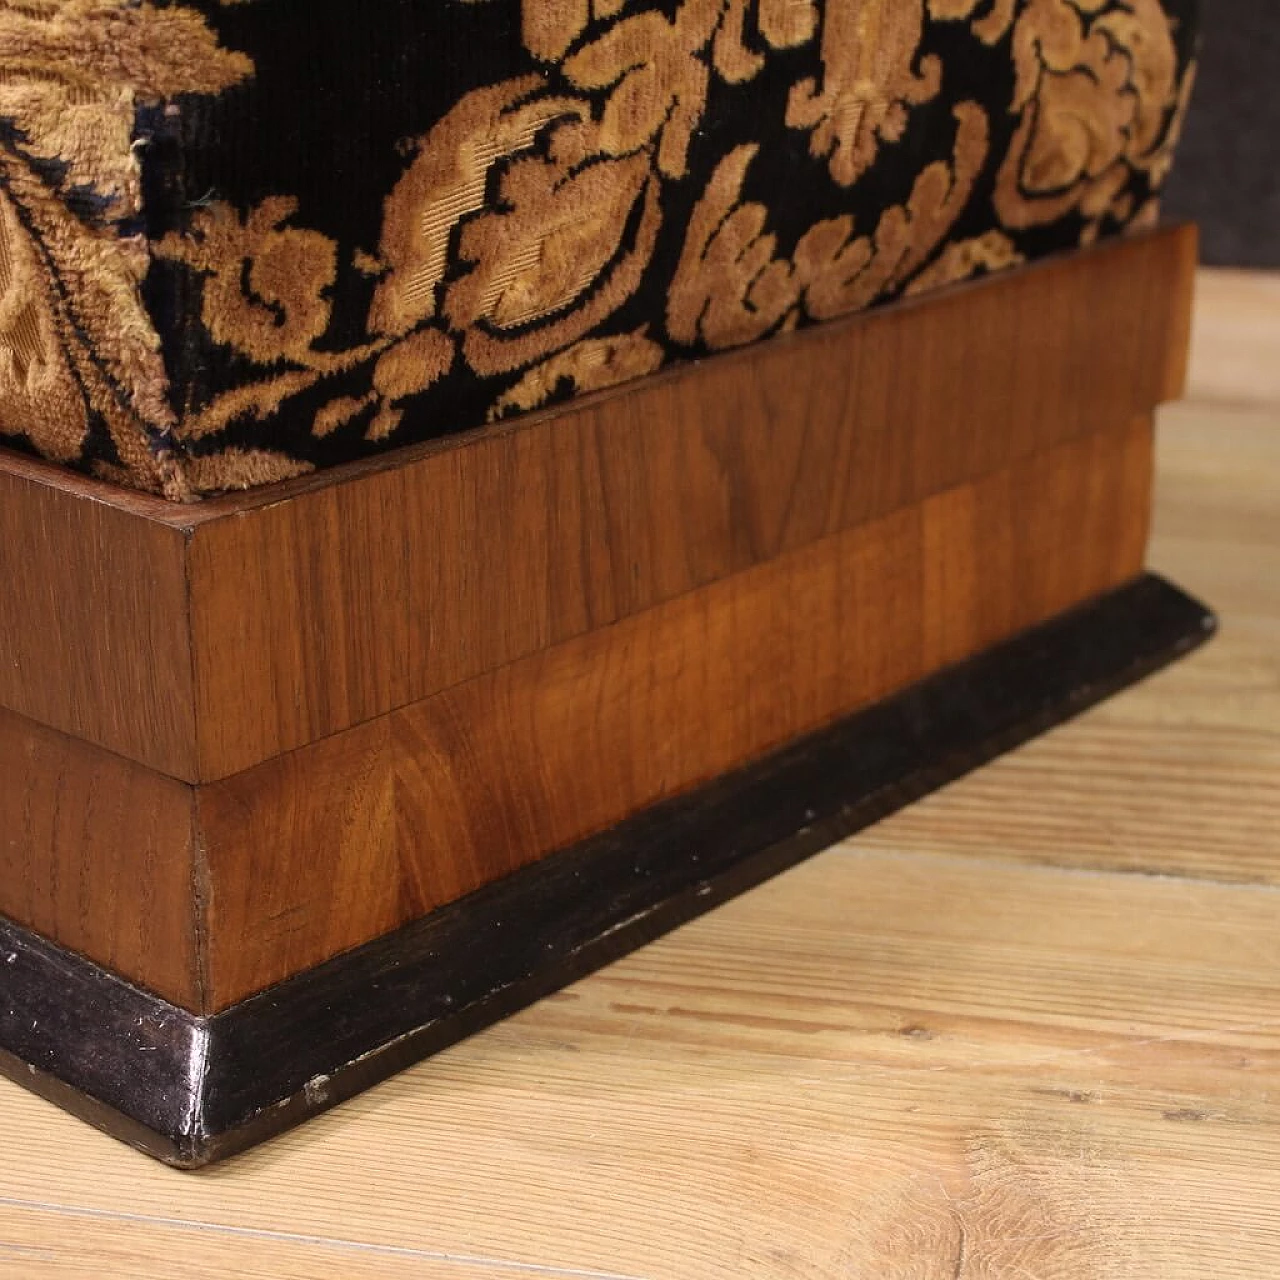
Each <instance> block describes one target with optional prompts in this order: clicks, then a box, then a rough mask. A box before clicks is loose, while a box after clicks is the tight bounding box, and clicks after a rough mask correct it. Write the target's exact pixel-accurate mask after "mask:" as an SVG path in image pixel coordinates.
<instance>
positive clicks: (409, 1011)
mask: <svg viewBox="0 0 1280 1280" xmlns="http://www.w3.org/2000/svg"><path fill="white" fill-rule="evenodd" d="M1212 629H1213V618H1212V616H1211V615H1210V614H1209V613H1208V612H1206V610H1205V609H1204V608H1203V607H1202V606H1200V605H1199V604H1197V603H1196V602H1195V601H1194V600H1191V599H1190V598H1189V597H1187V596H1185V595H1183V594H1182V593H1181V592H1180V591H1178V590H1176V589H1175V588H1173V587H1171V586H1169V585H1168V584H1167V583H1165V582H1163V581H1161V580H1160V579H1158V578H1155V577H1143V578H1140V579H1138V580H1137V581H1136V582H1134V583H1132V584H1130V585H1129V586H1127V587H1122V588H1121V589H1120V590H1118V591H1115V592H1112V593H1109V594H1108V595H1106V596H1103V597H1102V598H1101V599H1099V600H1096V601H1094V602H1092V603H1091V604H1088V605H1085V606H1082V607H1081V608H1080V609H1077V610H1073V611H1070V612H1069V613H1067V614H1066V615H1065V616H1063V617H1060V618H1058V619H1056V620H1054V621H1053V622H1050V623H1047V624H1045V625H1043V626H1041V627H1038V628H1033V629H1032V631H1030V632H1029V633H1027V634H1025V635H1023V636H1021V637H1019V638H1018V639H1016V640H1013V641H1010V642H1008V643H1006V644H1003V645H997V646H995V647H994V648H993V649H991V650H990V651H988V652H987V653H985V654H983V655H982V656H981V657H979V658H976V659H972V660H971V661H969V662H967V663H962V664H961V665H960V666H958V667H955V668H952V669H950V670H948V671H946V672H944V673H942V674H941V675H938V676H934V677H932V678H931V679H929V680H925V681H922V682H921V683H920V684H917V685H915V686H913V687H912V688H911V689H909V690H906V691H904V692H903V693H900V694H898V695H897V696H895V697H893V698H890V699H888V700H886V701H885V702H882V703H878V704H877V705H876V706H874V707H870V708H868V709H867V710H865V711H862V712H859V713H858V714H857V715H855V716H852V717H850V718H849V719H847V720H845V721H843V722H842V723H840V724H837V725H835V726H833V727H832V728H829V729H826V730H824V731H822V732H821V733H818V734H815V735H812V736H810V737H808V738H806V739H803V740H802V741H800V742H799V743H796V744H793V745H792V746H790V747H788V748H787V749H785V750H784V751H781V752H778V753H776V754H774V755H772V756H770V757H768V758H767V759H765V760H763V761H760V762H758V763H756V764H753V765H751V766H750V767H748V768H746V769H743V770H739V771H736V772H734V773H731V774H729V775H727V776H725V777H724V778H720V779H717V780H716V781H715V782H713V783H710V784H708V785H707V786H704V787H701V788H699V789H698V790H696V791H694V792H693V793H691V794H689V795H687V796H682V797H680V798H678V799H675V800H670V801H667V802H666V803H665V804H662V805H658V806H655V807H654V808H653V809H651V810H649V811H647V812H646V813H644V814H642V815H640V816H638V817H636V818H633V819H631V820H629V821H627V822H624V823H622V824H620V825H619V826H617V827H616V828H614V829H612V830H611V831H609V832H607V833H604V834H602V835H599V836H596V837H594V838H592V839H589V840H586V841H583V842H582V843H581V844H579V845H577V846H576V847H574V848H571V849H566V850H563V851H561V852H559V853H556V854H553V855H552V856H550V857H548V858H546V859H544V860H543V861H541V862H539V863H537V864H536V865H534V866H530V867H527V868H525V869H524V870H523V871H518V872H516V873H515V874H514V875H511V876H508V877H506V878H505V879H503V880H501V881H498V882H497V883H495V884H492V885H490V886H488V887H487V888H485V889H482V890H480V891H479V892H477V893H474V894H470V895H468V896H467V897H466V898H463V899H461V900H460V901H458V902H455V903H452V904H451V905H449V906H446V907H442V908H440V909H439V910H437V911H435V912H433V913H432V914H431V915H430V916H428V917H426V918H425V919H424V920H421V921H419V922H417V923H415V924H412V925H408V926H406V927H405V928H404V929H401V930H398V931H397V932H396V933H394V934H391V935H389V936H388V937H386V938H383V939H380V940H379V941H377V942H373V943H369V944H367V945H366V946H364V947H361V948H358V949H357V950H355V951H352V952H348V953H347V954H346V955H343V956H339V957H338V958H336V959H334V960H331V961H329V962H328V963H327V964H323V965H320V966H319V967H317V968H315V969H313V970H310V971H309V972H307V973H305V974H301V975H299V976H298V977H296V978H292V979H290V980H289V981H287V982H284V983H281V984H280V985H279V986H276V987H274V988H272V989H271V990H269V991H266V992H264V993H262V994H261V995H258V996H255V997H253V998H251V999H249V1000H245V1001H243V1002H241V1003H240V1004H238V1005H235V1006H233V1007H232V1008H230V1009H228V1010H225V1011H224V1012H222V1013H219V1014H215V1015H213V1016H208V1017H200V1016H198V1015H195V1014H191V1013H188V1012H186V1011H185V1010H182V1009H178V1008H175V1007H174V1006H173V1005H170V1004H169V1003H168V1002H166V1001H164V1000H161V999H160V998H159V997H157V996H154V995H150V994H148V993H147V992H144V991H140V990H138V989H137V988H136V987H131V986H129V985H128V984H127V983H125V982H122V981H121V980H120V979H119V978H117V977H115V976H114V975H112V974H110V973H108V972H107V971H106V970H104V969H102V968H100V967H99V966H97V965H94V964H91V963H90V962H88V961H85V960H81V959H79V958H77V957H74V956H69V955H68V954H67V953H66V952H65V951H64V950H62V949H61V948H59V947H56V946H54V945H52V944H50V943H48V942H46V941H44V940H43V939H41V938H38V937H37V936H36V935H34V934H31V933H30V932H28V931H26V930H23V929H20V928H18V927H17V926H14V925H6V924H4V923H3V922H0V955H4V956H7V957H8V966H7V970H8V971H7V973H6V975H5V984H6V986H5V1002H4V1004H3V1005H0V1070H3V1071H4V1072H5V1073H6V1074H8V1075H11V1076H12V1077H13V1078H15V1079H18V1080H21V1081H22V1083H23V1084H25V1085H27V1086H28V1087H29V1088H31V1089H33V1090H35V1091H36V1092H37V1093H41V1094H43V1095H45V1096H46V1097H49V1098H51V1099H53V1100H54V1101H55V1102H58V1103H60V1104H61V1105H63V1106H65V1107H67V1108H68V1109H69V1110H71V1111H73V1112H75V1113H76V1114H78V1115H80V1116H82V1117H84V1118H85V1119H87V1120H89V1121H90V1122H91V1123H93V1124H96V1125H98V1126H99V1127H100V1128H102V1129H104V1130H106V1132H108V1133H111V1134H113V1135H115V1136H116V1137H119V1138H122V1139H123V1140H125V1141H126V1142H129V1143H132V1144H133V1145H134V1146H137V1147H139V1148H141V1149H142V1150H143V1151H146V1152H148V1153H149V1154H151V1155H154V1156H157V1157H158V1158H159V1159H161V1160H164V1161H166V1162H167V1163H170V1164H173V1165H176V1166H179V1167H181V1168H195V1167H199V1166H202V1165H206V1164H209V1163H211V1162H213V1161H215V1160H219V1159H222V1158H224V1157H226V1156H229V1155H232V1154H234V1153H236V1152H237V1151H241V1150H244V1149H245V1148H246V1147H248V1146H252V1145H253V1144H255V1143H257V1142H260V1141H262V1140H263V1139H264V1138H268V1137H271V1136H272V1135H274V1134H277V1133H279V1132H281V1131H282V1130H284V1129H287V1128H289V1127H291V1126H292V1125H295V1124H297V1123H299V1122H300V1121H302V1120H304V1119H306V1118H307V1117H308V1116H309V1115H312V1114H315V1113H316V1112H319V1111H324V1110H327V1109H328V1108H329V1107H332V1106H334V1105H335V1104H337V1103H339V1102H341V1101H342V1100H343V1099H345V1098H348V1097H350V1096H351V1095H352V1094H354V1093H358V1092H359V1091H361V1090H363V1089H367V1088H368V1087H369V1086H370V1085H372V1084H375V1083H377V1082H378V1081H379V1080H383V1079H385V1078H386V1077H387V1076H389V1075H391V1074H393V1073H394V1072H396V1071H399V1070H401V1069H402V1068H404V1067H406V1066H408V1065H409V1064H411V1063H413V1062H416V1061H418V1060H419V1059H421V1058H424V1057H426V1056H427V1055H429V1054H432V1053H435V1052H437V1051H439V1050H440V1049H443V1048H446V1047H448V1046H449V1045H450V1044H453V1043H454V1042H456V1041H457V1040H460V1039H462V1038H463V1037H464V1036H467V1035H470V1034H471V1033H473V1032H475V1031H478V1030H480V1029H481V1028H483V1027H485V1026H488V1025H489V1024H490V1023H492V1022H495V1021H497V1020H498V1019H500V1018H503V1017H506V1016H507V1015H508V1014H511V1013H514V1012H515V1011H516V1010H518V1009H521V1008H523V1007H524V1006H525V1005H527V1004H530V1003H531V1002H533V1001H534V1000H536V999H538V998H540V997H541V996H544V995H547V994H549V993H550V992H552V991H555V990H558V989H559V988H560V987H563V986H565V985H567V984H568V983H570V982H572V981H574V980H575V979H577V978H580V977H583V976H584V975H586V974H588V973H590V972H592V971H593V970H595V969H598V968H600V967H601V966H602V965H605V964H608V963H609V962H610V961H611V960H615V959H617V958H618V957H619V956H622V955H625V954H626V953H627V952H628V951H631V950H633V949H634V948H636V947H638V946H642V945H643V944H644V943H646V942H650V941H652V940H653V939H654V938H656V937H658V936H659V935H661V934H663V933H666V932H667V931H668V930H670V929H673V928H675V927H676V926H677V925H680V924H683V923H684V922H685V921H687V920H690V919H692V918H693V917H695V916H698V915H701V914H703V913H704V912H706V911H709V910H710V909H711V908H713V907H715V906H718V905H719V904H720V903H722V902H724V901H726V900H727V899H729V898H732V897H734V896H735V895H736V894H739V893H741V892H743V891H744V890H746V889H749V888H752V887H753V886H755V885H757V884H759V883H761V882H762V881H763V880H766V879H768V878H769V877H770V876H772V875H776V874H777V873H778V872H780V871H782V870H785V869H786V868H787V867H790V866H792V865H794V864H795V863H797V862H799V861H801V860H802V859H804V858H806V857H808V856H810V855H811V854H814V853H817V852H818V851H819V850H821V849H823V848H825V847H826V846H827V845H829V844H832V843H834V842H835V841H837V840H839V839H841V838H842V837H844V836H846V835H850V834H852V833H853V832H855V831H857V830H859V829H861V828H862V827H865V826H867V825H869V824H870V823H872V822H875V821H877V820H878V819H879V818H882V817H884V816H886V815H887V814H889V813H892V812H893V811H894V810H896V809H899V808H901V807H902V806H903V805H905V804H909V803H910V802H911V801H913V800H915V799H917V798H919V797H920V796H922V795H924V794H926V793H928V792H929V791H932V790H934V789H936V788H937V787H939V786H941V785H943V784H944V783H946V782H948V781H950V780H952V779H954V778H956V777H959V776H960V775H961V774H964V773H966V772H968V771H969V770H971V769H973V768H975V767H976V766H978V765H980V764H983V763H985V762H986V761H988V760H990V759H992V758H993V757H994V756H996V755H999V754H1000V753H1001V752H1003V751H1007V750H1009V749H1010V748H1012V747H1015V746H1017V745H1018V744H1019V743H1022V742H1024V741H1026V740H1027V739H1028V738H1030V737H1032V736H1034V735H1035V734H1037V733H1041V732H1043V731H1044V730H1046V729H1049V728H1051V727H1053V726H1054V725H1056V724H1058V723H1060V722H1061V721H1063V720H1065V719H1067V718H1069V717H1070V716H1073V715H1075V714H1077V713H1078V712H1080V711H1082V710H1084V709H1086V708H1087V707H1089V706H1092V705H1093V704H1094V703H1096V702H1098V701H1099V700H1100V699H1102V698H1105V697H1107V696H1108V695H1110V694H1112V693H1114V692H1115V691H1116V690H1118V689H1121V688H1123V687H1125V686H1126V685H1128V684H1131V683H1133V682H1134V681H1135V680H1138V679H1141V678H1142V677H1143V676H1145V675H1148V674H1150V673H1151V672H1152V671H1154V670H1156V669H1157V668H1159V667H1161V666H1163V665H1165V664H1166V663H1168V662H1171V661H1173V660H1174V659H1176V658H1178V657H1181V656H1182V655H1183V654H1185V653H1187V652H1189V651H1190V650H1191V649H1193V648H1195V647H1196V646H1197V645H1198V644H1200V643H1201V642H1202V641H1204V640H1205V639H1207V638H1208V636H1209V635H1210V634H1211V632H1212ZM587 886H589V888H588V887H587ZM264 1045H270V1047H271V1049H270V1053H264V1052H263V1046H264Z"/></svg>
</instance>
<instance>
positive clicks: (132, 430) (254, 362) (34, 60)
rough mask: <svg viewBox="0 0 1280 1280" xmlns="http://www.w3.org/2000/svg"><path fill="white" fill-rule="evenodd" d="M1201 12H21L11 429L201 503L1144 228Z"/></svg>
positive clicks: (859, 2) (5, 167)
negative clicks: (216, 494)
mask: <svg viewBox="0 0 1280 1280" xmlns="http://www.w3.org/2000/svg"><path fill="white" fill-rule="evenodd" d="M1192 11H1193V4H1192V3H1191V0H1163V3H1161V0H828V3H826V4H821V3H819V2H818V0H679V2H678V3H677V2H676V0H663V2H659V0H590V2H589V0H523V3H518V0H433V3H430V4H422V3H419V2H418V0H379V3H378V4H376V5H364V4H359V3H356V0H346V2H338V0H326V2H324V3H318V2H317V0H256V2H251V3H232V2H231V0H222V2H221V3H219V0H199V2H198V3H194V2H183V3H178V2H174V3H167V4H163V5H161V4H151V3H143V4H138V3H135V2H134V0H23V3H21V4H19V3H11V2H9V0H3V2H0V59H2V60H3V63H4V75H3V77H2V78H0V121H3V125H4V138H3V148H2V149H0V164H2V168H0V433H3V438H4V439H7V440H8V441H10V442H12V443H13V444H15V445H17V446H19V447H22V448H25V449H28V450H34V451H35V452H37V453H40V454H42V455H44V456H45V457H47V458H50V459H53V460H55V461H58V462H62V463H67V464H69V465H71V466H74V467H78V468H81V469H83V470H87V471H90V472H92V473H94V474H96V475H99V476H102V477H105V478H108V479H110V480H114V481H118V482H120V483H121V484H127V485H131V486H135V487H138V488H142V489H147V490H152V491H156V492H163V493H164V494H165V495H167V496H168V497H170V498H174V499H181V500H188V499H192V498H198V497H200V496H202V495H205V494H208V493H212V492H216V491H218V490H223V489H234V488H241V487H247V486H252V485H258V484H264V483H267V482H270V481H273V480H278V479H281V478H284V477H288V476H295V475H298V474H301V473H303V472H306V471H309V470H311V469H313V468H321V467H328V466H332V465H334V464H337V463H341V462H345V461H348V460H350V459H353V458H358V457H361V456H364V455H367V454H369V453H371V452H374V451H378V450H384V449H389V448H393V447H395V446H397V445H402V444H406V443H409V442H412V441H420V440H424V439H428V438H431V437H436V436H442V435H447V434H449V433H453V432H459V431H465V430H468V429H470V428H474V427H477V426H480V425H481V424H483V423H486V422H490V421H493V420H495V419H497V418H504V417H506V416H508V415H513V414H518V413H520V412H523V411H526V410H529V409H533V408H536V407H538V406H541V405H545V404H547V403H549V402H552V401H555V400H559V399H562V398H565V397H567V396H570V395H573V394H575V393H578V392H583V391H589V390H593V389H598V388H600V387H603V386H606V385H609V384H614V383H620V382H623V381H625V380H627V379H632V378H637V377H642V376H644V375H647V374H651V373H653V372H654V371H656V370H657V369H659V368H660V367H661V366H663V365H665V364H668V363H670V362H673V361H680V360H687V359H689V358H692V357H698V356H702V355H705V354H707V353H708V352H715V351H719V350H722V349H724V348H726V347H733V346H739V345H742V344H745V343H750V342H753V341H757V340H761V339H764V338H767V337H768V336H770V335H772V334H776V333H778V332H780V331H782V330H785V329H789V328H792V327H795V326H798V325H806V324H810V323H813V322H815V321H822V320H827V319H830V318H831V317H833V316H836V315H839V314H842V313H845V312H849V311H853V310H856V309H858V308H862V307H866V306H869V305H871V304H874V303H877V302H882V301H884V300H887V299H892V298H896V297H898V296H900V295H902V294H914V293H919V292H923V291H926V290H930V289H935V288H938V287H939V286H942V285H946V284H950V283H952V282H955V281H958V280H962V279H965V278H968V277H971V276H974V275H979V274H983V273H987V272H992V271H998V270H1003V269H1006V268H1010V267H1014V266H1016V265H1018V264H1020V263H1022V262H1024V261H1026V260H1027V259H1030V258H1035V257H1038V256H1041V255H1044V254H1047V253H1051V252H1054V251H1059V250H1063V249H1069V248H1073V247H1075V246H1078V245H1084V244H1089V243H1091V242H1093V241H1095V240H1097V239H1098V238H1100V237H1104V236H1109V235H1112V234H1115V233H1117V232H1120V231H1122V230H1124V229H1125V228H1129V227H1135V226H1146V225H1149V224H1150V223H1151V222H1152V221H1153V220H1154V218H1155V216H1156V207H1155V197H1156V195H1157V193H1158V190H1159V187H1160V184H1161V181H1162V179H1163V178H1164V175H1165V173H1166V171H1167V169H1168V167H1169V164H1170V158H1171V152H1172V149H1173V145H1174V143H1175V140H1176V138H1177V134H1178V126H1179V122H1180V118H1181V113H1182V110H1183V107H1184V106H1185V103H1186V97H1187V92H1188V90H1189V88H1190V84H1191V79H1192V77H1191V74H1190V64H1191V54H1192V51H1193V46H1194V39H1195V23H1194V21H1193V12H1192Z"/></svg>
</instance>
